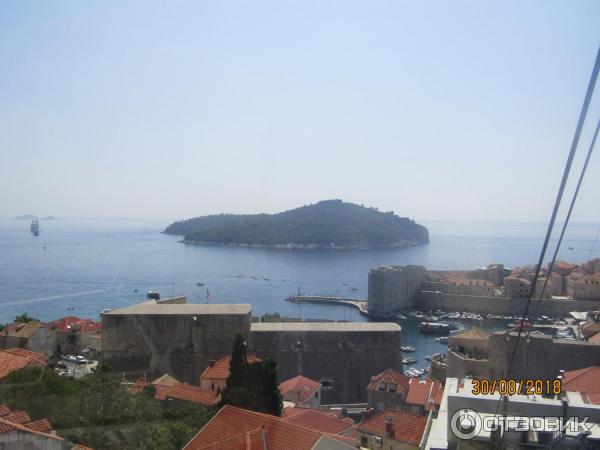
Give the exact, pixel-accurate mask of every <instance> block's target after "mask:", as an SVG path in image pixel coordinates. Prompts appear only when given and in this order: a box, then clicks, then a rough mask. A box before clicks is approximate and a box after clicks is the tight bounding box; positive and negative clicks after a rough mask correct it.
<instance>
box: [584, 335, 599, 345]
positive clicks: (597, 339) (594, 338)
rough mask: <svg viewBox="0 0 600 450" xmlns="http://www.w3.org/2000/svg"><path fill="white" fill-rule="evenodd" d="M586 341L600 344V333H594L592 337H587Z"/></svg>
mask: <svg viewBox="0 0 600 450" xmlns="http://www.w3.org/2000/svg"><path fill="white" fill-rule="evenodd" d="M587 341H588V342H590V343H592V344H600V333H596V334H594V335H593V336H591V337H589V338H588V340H587Z"/></svg>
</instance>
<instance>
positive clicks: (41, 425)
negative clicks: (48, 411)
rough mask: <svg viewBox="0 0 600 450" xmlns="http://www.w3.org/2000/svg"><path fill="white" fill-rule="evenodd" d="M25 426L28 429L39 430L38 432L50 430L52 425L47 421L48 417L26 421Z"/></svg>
mask: <svg viewBox="0 0 600 450" xmlns="http://www.w3.org/2000/svg"><path fill="white" fill-rule="evenodd" d="M25 426H26V427H27V428H29V429H30V430H34V431H40V432H42V433H43V432H49V431H52V425H50V422H48V419H41V420H36V421H35V422H29V423H26V424H25Z"/></svg>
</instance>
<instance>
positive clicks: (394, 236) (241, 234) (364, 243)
mask: <svg viewBox="0 0 600 450" xmlns="http://www.w3.org/2000/svg"><path fill="white" fill-rule="evenodd" d="M163 232H164V233H166V234H174V235H181V236H184V239H183V241H182V242H184V243H190V244H210V245H238V246H245V247H269V248H299V249H323V248H335V249H372V248H385V247H410V246H415V245H422V244H427V243H428V242H429V232H428V231H427V228H425V227H424V226H422V225H419V224H417V223H415V222H414V221H413V220H411V219H409V218H407V217H398V216H396V215H394V213H393V211H389V212H380V211H378V210H377V208H367V207H364V206H362V205H355V204H353V203H346V202H343V201H342V200H325V201H321V202H318V203H316V204H313V205H308V206H302V207H300V208H296V209H292V210H289V211H284V212H281V213H277V214H246V215H240V214H218V215H210V216H203V217H196V218H193V219H188V220H182V221H179V222H175V223H173V224H171V225H169V226H168V227H167V228H166V229H165V230H164V231H163Z"/></svg>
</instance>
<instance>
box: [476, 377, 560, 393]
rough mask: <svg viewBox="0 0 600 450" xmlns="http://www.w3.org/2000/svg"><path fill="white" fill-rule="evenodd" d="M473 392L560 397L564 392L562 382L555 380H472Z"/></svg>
mask: <svg viewBox="0 0 600 450" xmlns="http://www.w3.org/2000/svg"><path fill="white" fill-rule="evenodd" d="M472 386H473V388H472V389H471V392H472V393H473V395H491V394H494V393H495V394H500V395H517V394H523V395H550V396H552V395H560V394H561V392H562V381H561V380H560V379H557V378H554V379H550V380H542V379H524V380H515V379H510V378H509V379H502V378H494V379H487V378H474V379H473V380H472Z"/></svg>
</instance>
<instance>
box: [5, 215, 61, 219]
mask: <svg viewBox="0 0 600 450" xmlns="http://www.w3.org/2000/svg"><path fill="white" fill-rule="evenodd" d="M15 220H56V217H54V216H46V217H38V216H36V215H35V214H23V215H22V216H17V217H15Z"/></svg>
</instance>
